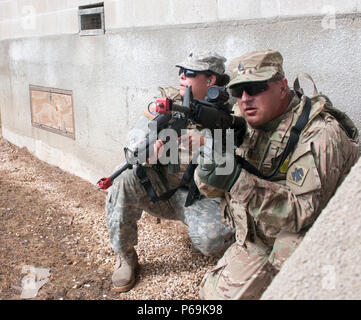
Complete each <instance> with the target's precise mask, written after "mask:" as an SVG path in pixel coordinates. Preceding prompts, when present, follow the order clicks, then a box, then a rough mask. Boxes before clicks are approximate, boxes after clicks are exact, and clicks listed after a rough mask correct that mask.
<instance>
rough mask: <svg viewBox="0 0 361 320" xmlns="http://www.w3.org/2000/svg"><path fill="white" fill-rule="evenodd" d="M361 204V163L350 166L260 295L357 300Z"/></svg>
mask: <svg viewBox="0 0 361 320" xmlns="http://www.w3.org/2000/svg"><path fill="white" fill-rule="evenodd" d="M360 203H361V161H359V162H358V163H357V164H356V165H355V166H354V167H353V168H352V170H351V173H350V174H349V175H348V176H347V178H346V179H345V181H344V182H343V184H342V185H341V187H340V188H339V189H338V190H337V192H336V194H335V195H334V197H333V198H332V199H331V200H330V202H329V203H328V205H327V207H326V208H325V209H324V210H323V211H322V213H321V215H320V216H319V218H318V219H317V220H316V222H315V224H314V225H313V227H312V228H311V229H310V230H309V231H308V233H307V234H306V236H305V238H304V240H303V241H302V242H301V244H300V246H299V247H298V248H297V250H296V251H295V252H294V254H293V255H292V256H291V257H290V258H289V260H287V261H286V262H285V264H284V265H283V267H282V269H281V271H280V273H279V274H278V275H277V276H276V278H275V279H274V280H273V282H272V283H271V285H270V286H269V287H268V289H267V290H266V291H265V293H264V294H263V296H262V299H263V300H272V299H283V300H289V299H298V300H302V299H312V300H315V299H317V300H320V299H323V300H330V299H331V300H347V299H348V300H352V299H355V300H360V299H361V268H360V266H361V248H360V234H361V215H360Z"/></svg>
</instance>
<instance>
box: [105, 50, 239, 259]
mask: <svg viewBox="0 0 361 320" xmlns="http://www.w3.org/2000/svg"><path fill="white" fill-rule="evenodd" d="M224 61H225V58H223V57H221V56H218V55H217V54H215V53H209V52H208V53H204V54H198V55H193V54H190V55H189V56H188V58H187V60H186V61H185V62H183V63H181V64H178V65H177V66H178V67H183V68H186V69H191V70H194V71H203V70H211V71H213V72H215V73H218V74H222V73H224ZM160 89H161V95H162V96H167V97H169V98H170V99H172V100H173V101H175V102H179V100H181V96H180V94H179V91H178V90H177V89H174V88H172V87H168V88H166V89H162V88H160ZM189 131H190V133H191V132H192V131H195V129H194V128H193V127H192V128H190V130H189ZM184 151H185V150H182V149H180V150H179V153H180V157H182V154H183V153H184ZM187 152H189V151H187ZM189 159H192V158H189ZM182 163H183V164H182ZM186 167H187V164H184V162H182V161H181V165H180V171H179V172H178V173H176V174H169V172H168V167H167V166H162V165H144V169H145V171H146V174H147V176H148V178H149V180H150V181H151V184H152V186H153V188H154V191H155V192H156V194H157V195H158V196H159V195H161V194H163V193H164V192H165V191H167V190H169V189H170V188H174V187H178V185H179V183H180V180H181V178H182V177H183V174H184V172H185V170H186ZM187 194H188V189H186V188H184V189H180V190H178V191H177V192H176V193H175V194H174V195H173V196H172V197H171V198H170V199H169V200H168V201H157V202H155V203H153V202H152V201H151V200H150V198H149V196H148V195H147V193H146V191H145V189H144V188H143V186H142V185H141V184H140V181H139V178H138V177H137V175H136V173H135V168H134V169H133V170H127V171H125V172H123V173H122V174H121V175H120V176H119V177H117V178H116V179H115V180H114V181H113V186H112V187H111V189H110V190H109V192H108V196H107V199H106V220H107V224H108V226H109V229H110V244H111V247H112V249H113V250H114V251H115V252H116V253H125V252H127V251H128V250H129V249H130V248H131V247H133V246H134V245H136V244H137V239H138V232H137V221H138V220H139V219H140V218H141V215H142V212H143V210H144V211H146V212H147V213H149V214H151V215H153V216H155V217H158V218H164V219H171V220H180V221H182V222H183V223H185V224H186V225H187V226H188V231H189V236H190V238H191V241H192V243H193V245H194V247H195V248H196V249H198V250H199V251H201V252H202V253H203V254H205V255H221V254H223V253H224V251H225V250H226V249H227V248H228V247H229V246H230V244H231V243H233V242H234V229H233V228H231V227H230V226H228V225H227V224H226V223H225V222H224V221H223V220H222V218H221V214H220V207H219V203H220V200H219V199H218V200H217V199H214V200H211V201H210V200H209V199H207V198H205V197H203V199H200V200H197V201H196V202H195V203H194V204H193V205H191V206H190V207H187V208H185V207H184V204H185V201H186V197H187Z"/></svg>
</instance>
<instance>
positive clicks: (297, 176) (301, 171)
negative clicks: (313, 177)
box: [287, 165, 309, 187]
mask: <svg viewBox="0 0 361 320" xmlns="http://www.w3.org/2000/svg"><path fill="white" fill-rule="evenodd" d="M308 170H309V169H307V168H305V167H302V166H299V165H296V166H294V167H293V168H291V171H290V173H289V174H287V180H288V181H290V182H292V183H293V184H295V185H297V186H299V187H301V186H302V184H303V182H304V181H305V179H306V176H307V173H308Z"/></svg>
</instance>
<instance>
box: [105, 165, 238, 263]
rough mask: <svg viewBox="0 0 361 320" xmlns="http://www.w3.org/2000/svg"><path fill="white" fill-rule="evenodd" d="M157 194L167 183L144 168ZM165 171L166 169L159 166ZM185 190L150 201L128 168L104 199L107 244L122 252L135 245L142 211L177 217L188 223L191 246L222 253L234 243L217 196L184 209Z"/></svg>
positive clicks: (137, 179) (133, 171)
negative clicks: (108, 238) (166, 199)
mask: <svg viewBox="0 0 361 320" xmlns="http://www.w3.org/2000/svg"><path fill="white" fill-rule="evenodd" d="M145 170H146V173H147V176H148V178H149V179H150V181H151V183H152V185H153V188H154V190H155V192H156V193H157V195H160V194H162V193H164V192H165V191H166V190H167V189H169V186H167V185H166V184H165V181H163V179H162V178H161V172H159V171H158V172H157V170H156V169H155V167H154V166H153V167H145ZM159 170H160V171H163V170H164V171H166V170H167V168H166V167H164V168H159ZM187 194H188V190H187V189H182V190H178V191H177V192H176V193H175V194H174V195H173V196H172V197H171V198H170V199H169V200H168V201H158V202H156V203H153V202H151V201H150V199H149V197H148V195H147V193H146V192H145V190H144V188H143V186H142V185H141V184H140V182H139V178H138V177H137V176H136V174H135V170H127V171H125V172H123V173H122V174H121V175H120V176H119V177H118V178H116V179H115V180H114V184H113V186H112V187H111V189H110V191H109V193H108V195H107V199H106V221H107V225H108V227H109V229H110V245H111V247H112V249H113V250H114V251H115V252H117V253H125V252H126V251H128V250H130V249H131V248H132V247H133V246H135V245H136V244H137V241H138V229H137V221H138V220H139V219H140V218H141V215H142V213H143V210H144V211H146V212H147V213H149V214H151V215H153V216H155V217H158V218H162V219H170V220H180V221H182V222H183V223H185V224H186V225H187V226H188V232H189V236H190V238H191V240H192V243H193V245H194V247H195V248H196V249H197V250H199V251H201V252H202V253H203V254H205V255H209V256H210V255H221V254H223V253H224V251H225V250H226V249H227V248H228V247H229V245H230V244H231V243H232V242H234V229H233V228H231V227H230V226H228V225H227V224H226V222H225V221H223V219H222V216H221V210H220V203H219V200H217V199H212V200H210V199H207V198H203V199H201V200H197V201H196V202H195V203H194V204H193V205H192V206H190V207H187V208H185V207H184V203H185V201H186V197H187Z"/></svg>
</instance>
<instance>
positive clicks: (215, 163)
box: [197, 146, 242, 191]
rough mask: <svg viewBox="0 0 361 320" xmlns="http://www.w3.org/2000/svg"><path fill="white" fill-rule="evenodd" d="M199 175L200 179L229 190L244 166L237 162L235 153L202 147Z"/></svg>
mask: <svg viewBox="0 0 361 320" xmlns="http://www.w3.org/2000/svg"><path fill="white" fill-rule="evenodd" d="M198 164H199V165H198V167H197V175H198V177H199V180H200V181H201V182H203V183H205V184H207V185H210V186H212V187H215V188H218V189H221V190H225V191H229V190H231V188H232V186H233V185H234V183H235V182H236V180H237V179H238V177H239V175H240V173H241V170H242V167H241V165H240V164H238V163H237V161H236V159H235V157H234V153H229V152H226V153H223V154H222V155H219V154H217V153H216V152H214V151H212V150H209V149H207V147H206V146H205V147H201V148H200V154H199V157H198Z"/></svg>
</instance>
